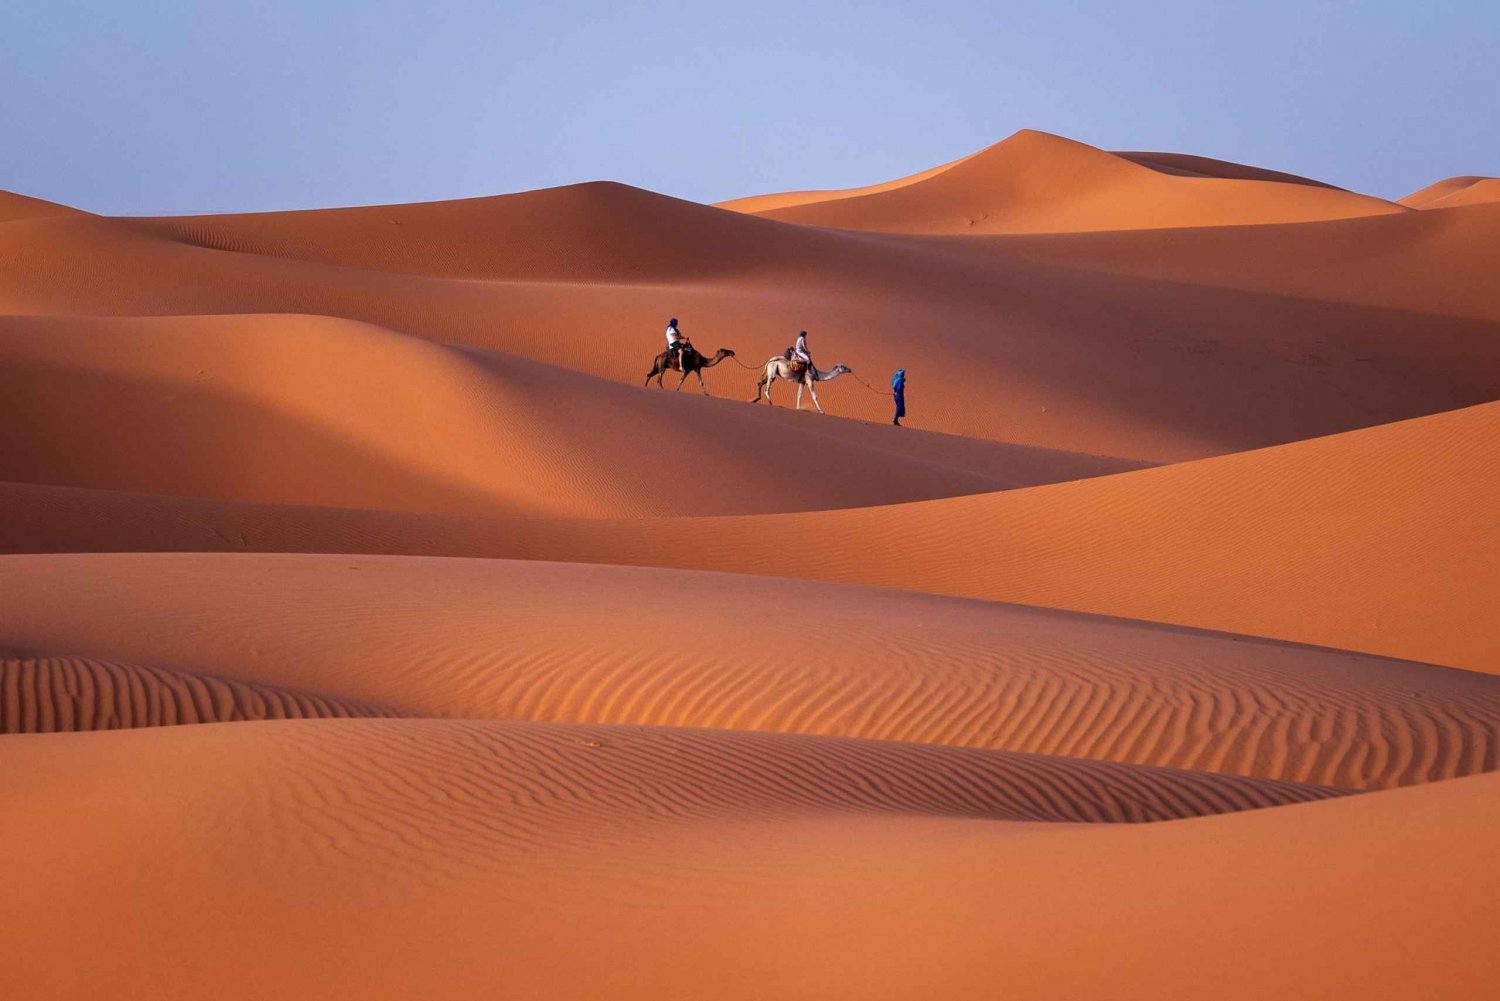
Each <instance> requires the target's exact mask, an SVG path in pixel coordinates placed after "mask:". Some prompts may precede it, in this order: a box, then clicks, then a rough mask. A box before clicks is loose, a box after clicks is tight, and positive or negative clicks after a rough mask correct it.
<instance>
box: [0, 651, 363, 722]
mask: <svg viewBox="0 0 1500 1001" xmlns="http://www.w3.org/2000/svg"><path fill="white" fill-rule="evenodd" d="M388 715H392V714H391V713H388V712H386V711H383V710H380V709H377V708H374V707H371V706H360V705H356V704H354V703H350V702H347V701H344V700H341V699H327V698H323V697H321V696H317V695H308V694H306V693H303V692H295V691H286V690H282V689H277V688H272V687H269V686H266V685H257V684H255V683H254V682H245V681H238V680H235V679H232V678H216V677H213V676H211V675H200V674H193V673H190V672H186V671H172V670H167V669H164V668H159V667H143V666H141V665H138V664H126V663H119V662H115V661H106V660H97V659H95V658H91V657H28V658H20V657H4V658H0V734H4V733H66V732H76V731H83V730H121V729H131V728H135V727H150V726H176V725H179V724H184V723H230V722H238V721H243V720H263V719H303V718H331V717H345V716H388Z"/></svg>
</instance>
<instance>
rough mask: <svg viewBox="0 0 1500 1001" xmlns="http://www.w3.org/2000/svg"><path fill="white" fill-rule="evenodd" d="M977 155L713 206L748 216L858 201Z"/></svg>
mask: <svg viewBox="0 0 1500 1001" xmlns="http://www.w3.org/2000/svg"><path fill="white" fill-rule="evenodd" d="M978 155H979V154H977V153H971V154H969V156H963V157H959V158H958V159H957V160H950V161H949V162H948V163H942V164H939V165H937V166H936V167H929V168H928V169H926V170H921V171H918V172H917V173H915V174H909V175H907V176H906V177H898V178H896V179H895V180H893V181H882V182H880V183H878V184H866V185H864V186H862V187H858V188H837V189H830V190H820V191H781V192H776V193H775V194H769V195H750V196H748V197H746V198H732V199H730V200H729V201H727V202H717V203H715V204H716V207H718V208H721V209H729V210H730V211H732V212H745V213H748V214H750V215H758V214H760V213H763V212H765V211H766V210H768V209H780V208H787V207H789V206H793V205H807V204H809V203H811V202H827V201H834V200H836V199H839V198H858V197H859V196H861V195H873V194H879V193H880V192H882V191H892V190H894V189H896V188H904V187H906V186H907V185H909V184H916V183H917V182H918V181H925V180H927V179H928V178H929V177H936V176H937V175H938V174H941V173H943V171H945V170H948V169H949V168H951V167H954V166H957V165H958V164H960V163H963V162H964V161H965V160H968V159H970V158H971V157H974V156H978Z"/></svg>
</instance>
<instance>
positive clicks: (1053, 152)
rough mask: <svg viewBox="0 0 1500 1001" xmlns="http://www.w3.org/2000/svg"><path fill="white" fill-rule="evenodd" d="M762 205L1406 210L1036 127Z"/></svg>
mask: <svg viewBox="0 0 1500 1001" xmlns="http://www.w3.org/2000/svg"><path fill="white" fill-rule="evenodd" d="M1190 164H1191V165H1192V167H1189V165H1190ZM1194 168H1196V169H1194ZM1209 170H1212V171H1213V173H1209V172H1208V171H1209ZM760 204H761V203H751V207H752V210H754V211H756V212H757V213H758V214H762V215H765V216H766V217H768V218H772V219H780V220H783V221H786V222H796V223H801V224H804V225H812V226H834V227H838V228H841V229H861V230H875V231H880V232H893V233H1067V232H1086V231H1095V230H1120V229H1140V228H1147V229H1155V228H1172V227H1180V226H1245V225H1254V224H1264V223H1287V222H1309V221H1314V220H1325V219H1344V218H1349V217H1353V216H1365V215H1379V214H1386V213H1395V212H1401V211H1403V210H1402V208H1401V207H1399V206H1396V205H1393V204H1391V203H1390V202H1384V201H1381V200H1379V199H1376V198H1370V197H1367V196H1365V195H1357V194H1353V193H1350V192H1346V191H1341V190H1339V189H1337V188H1331V187H1328V186H1326V185H1320V184H1313V183H1309V182H1308V181H1307V180H1306V179H1304V178H1293V177H1289V176H1288V175H1283V174H1276V173H1274V172H1268V171H1258V170H1256V169H1254V168H1247V167H1241V166H1239V165H1237V164H1227V163H1223V162H1222V161H1208V160H1198V159H1196V158H1173V157H1172V156H1170V155H1166V154H1151V153H1127V154H1119V155H1116V154H1112V153H1106V152H1104V151H1103V150H1099V149H1095V148H1094V147H1092V146H1086V145H1084V144H1083V143H1077V142H1073V141H1072V140H1069V139H1063V138H1062V137H1060V136H1054V135H1048V134H1047V133H1045V132H1033V131H1030V130H1027V131H1022V132H1018V133H1016V134H1015V135H1013V136H1011V137H1010V138H1009V139H1006V140H1004V141H1003V142H1000V143H997V144H996V145H994V146H991V147H990V148H989V149H986V150H984V151H982V152H980V153H976V154H975V155H973V156H971V157H969V158H968V159H965V160H962V161H959V162H958V163H955V164H952V165H950V166H948V167H947V168H946V169H943V170H940V171H938V172H936V173H934V174H932V175H931V176H928V177H918V178H914V179H912V180H911V181H910V182H908V183H901V184H897V185H896V186H894V187H891V188H888V189H886V190H878V191H873V192H869V193H861V194H857V195H851V196H846V197H840V198H836V199H828V200H823V201H815V202H808V203H805V204H798V203H795V202H794V203H793V204H788V205H779V204H777V203H776V202H775V201H770V202H767V203H765V204H766V205H767V206H768V207H765V208H761V207H759V205H760Z"/></svg>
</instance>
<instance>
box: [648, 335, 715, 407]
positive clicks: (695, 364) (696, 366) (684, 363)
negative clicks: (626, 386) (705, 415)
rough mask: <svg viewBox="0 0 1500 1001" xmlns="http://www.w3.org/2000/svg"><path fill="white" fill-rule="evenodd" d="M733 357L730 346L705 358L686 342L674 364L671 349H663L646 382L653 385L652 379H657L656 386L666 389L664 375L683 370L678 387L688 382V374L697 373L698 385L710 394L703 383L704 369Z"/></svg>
mask: <svg viewBox="0 0 1500 1001" xmlns="http://www.w3.org/2000/svg"><path fill="white" fill-rule="evenodd" d="M733 357H734V352H733V351H731V350H729V349H728V348H720V349H719V350H717V351H715V352H714V356H713V357H712V358H705V357H703V355H702V354H701V353H700V352H699V351H698V349H697V348H695V347H693V346H692V345H691V344H685V345H683V347H682V350H680V351H678V352H677V357H676V359H675V361H676V364H675V365H674V364H673V361H674V359H673V357H672V353H671V352H670V351H663V352H662V353H661V354H659V355H657V356H656V362H655V363H654V364H653V365H652V366H651V371H650V372H648V373H647V374H646V382H645V384H646V385H647V386H649V385H651V380H652V379H655V380H656V388H658V389H665V388H666V387H665V386H663V385H662V384H661V379H662V376H664V375H666V374H667V373H668V372H681V373H682V378H680V379H678V380H677V388H678V389H681V388H682V384H683V383H684V382H687V377H688V376H690V375H696V376H697V377H698V387H699V388H700V389H702V390H703V395H704V396H708V395H709V392H708V387H707V386H705V385H704V384H703V370H704V369H706V368H713V367H714V366H715V365H717V364H719V362H721V361H723V360H724V359H725V358H733Z"/></svg>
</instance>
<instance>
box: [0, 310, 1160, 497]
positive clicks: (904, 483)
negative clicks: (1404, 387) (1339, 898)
mask: <svg viewBox="0 0 1500 1001" xmlns="http://www.w3.org/2000/svg"><path fill="white" fill-rule="evenodd" d="M0 361H3V362H4V366H3V368H0V415H4V416H3V420H4V421H5V423H6V424H7V425H9V426H10V427H12V428H25V429H26V430H25V433H24V434H10V435H5V436H4V437H3V438H0V479H8V480H12V481H29V482H35V483H50V484H58V485H67V486H83V487H98V488H106V489H126V490H140V491H151V492H157V493H167V494H184V495H198V496H204V497H218V498H223V499H231V500H232V499H242V500H256V501H273V502H286V503H303V504H326V505H343V506H350V507H367V508H388V509H400V510H420V511H446V512H462V513H503V512H512V513H514V512H550V513H558V514H593V515H641V514H648V513H656V514H683V513H715V512H717V513H729V512H734V511H741V512H750V511H775V510H798V509H806V508H813V507H823V508H828V507H847V506H858V505H865V504H877V503H889V502H892V501H898V500H911V499H916V498H920V497H934V496H944V495H951V494H958V493H976V492H979V491H984V490H994V489H998V488H1005V487H1012V486H1023V485H1029V484H1034V483H1038V482H1050V481H1055V480H1061V479H1074V478H1078V477H1082V476H1090V475H1097V474H1100V473H1106V472H1114V471H1117V470H1120V469H1128V468H1135V467H1138V465H1139V464H1138V463H1131V462H1125V461H1118V460H1106V459H1100V458H1094V457H1090V456H1084V455H1072V454H1069V453H1061V452H1052V451H1047V450H1042V449H1035V448H1027V447H1024V446H1003V445H998V444H991V443H986V442H979V441H969V440H967V439H961V438H952V437H943V436H937V435H931V434H923V433H918V434H917V435H915V436H891V435H886V434H881V433H880V431H879V430H878V429H874V428H869V427H866V426H862V425H857V424H852V423H850V422H842V421H840V422H833V421H824V422H821V423H817V424H814V423H811V422H809V421H805V420H803V421H797V420H795V419H794V418H793V417H792V415H788V414H785V413H782V412H776V411H770V410H751V409H749V408H746V407H732V406H727V405H724V404H722V403H715V402H713V401H702V400H694V401H684V400H680V399H679V400H667V399H663V398H662V396H661V394H659V393H657V392H654V391H653V392H650V393H648V392H644V391H642V390H640V389H639V388H627V387H623V386H619V385H615V384H613V383H609V382H605V381H603V380H599V379H596V378H592V377H589V376H584V375H579V374H576V373H572V372H568V371H566V370H564V369H559V368H554V367H551V366H544V365H538V364H537V363H535V362H529V361H525V360H523V359H518V358H515V357H513V356H508V355H495V354H484V355H476V354H474V353H472V352H467V353H466V352H461V351H455V350H452V349H449V348H446V347H443V346H439V345H434V344H432V343H429V342H427V341H423V340H420V339H416V338H411V337H405V336H402V335H400V334H397V333H395V332H393V331H390V330H385V329H382V328H378V327H374V326H370V325H368V324H362V323H355V322H351V321H347V320H339V319H332V318H326V317H309V316H241V317H176V318H140V319H112V320H102V319H83V318H47V319H22V318H10V319H5V320H0ZM726 364H728V363H727V362H726V363H721V366H720V369H722V368H723V366H724V365H726ZM719 375H720V371H718V370H710V372H708V373H707V378H708V380H709V381H710V382H713V383H715V384H716V385H717V379H716V377H717V376H719ZM672 381H673V382H675V381H676V376H673V377H672ZM693 390H694V391H696V386H695V387H693ZM778 452H785V459H784V460H783V461H781V462H776V463H767V462H765V461H764V460H765V457H766V456H768V455H774V454H776V453H778ZM833 468H836V469H837V471H838V473H837V475H833V474H831V473H830V470H831V469H833Z"/></svg>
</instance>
